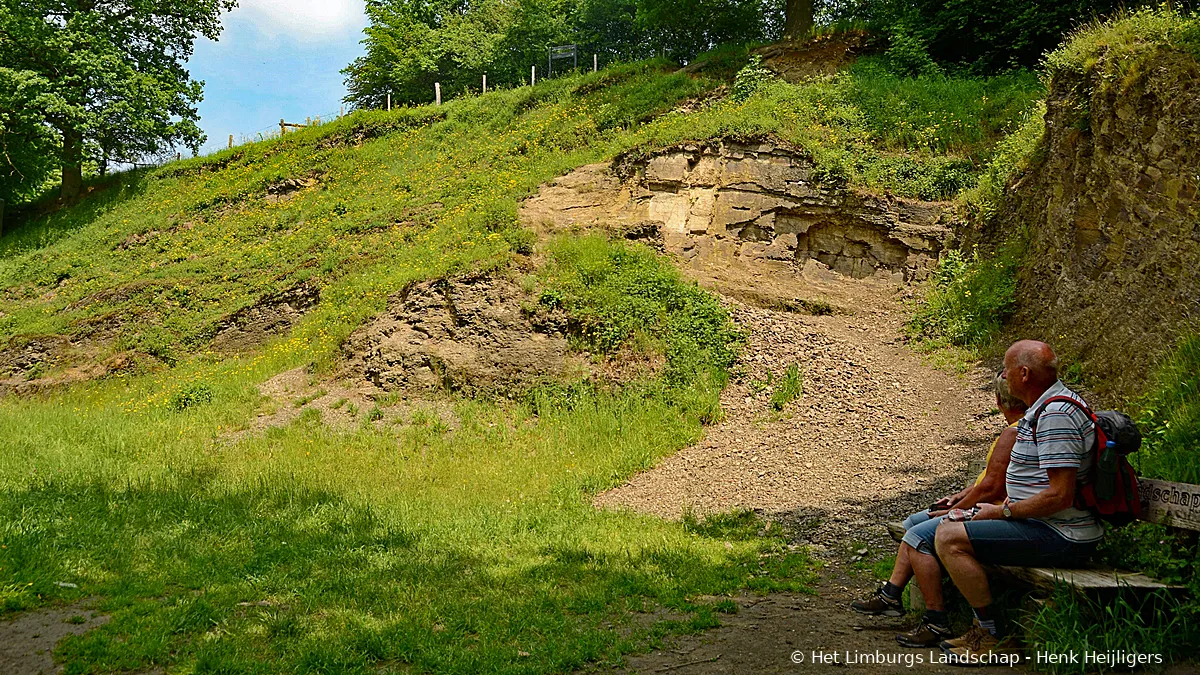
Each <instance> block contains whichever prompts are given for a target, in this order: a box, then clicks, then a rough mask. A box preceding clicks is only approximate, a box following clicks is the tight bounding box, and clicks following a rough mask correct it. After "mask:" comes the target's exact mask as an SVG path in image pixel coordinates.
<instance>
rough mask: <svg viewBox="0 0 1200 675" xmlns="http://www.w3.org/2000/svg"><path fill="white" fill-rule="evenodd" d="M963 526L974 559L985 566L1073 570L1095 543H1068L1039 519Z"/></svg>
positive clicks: (988, 522)
mask: <svg viewBox="0 0 1200 675" xmlns="http://www.w3.org/2000/svg"><path fill="white" fill-rule="evenodd" d="M963 524H964V525H965V526H966V528H967V538H968V539H970V540H971V548H973V549H975V559H976V560H978V561H979V562H982V563H987V564H989V565H1017V566H1020V567H1074V566H1078V565H1082V564H1083V563H1085V562H1087V560H1088V558H1090V557H1092V554H1093V553H1095V551H1096V546H1097V545H1098V544H1099V542H1090V543H1086V544H1082V543H1079V542H1075V541H1071V540H1070V539H1067V538H1066V537H1064V536H1062V535H1061V534H1059V533H1058V531H1057V530H1055V529H1054V528H1053V527H1050V526H1049V525H1047V524H1045V523H1043V522H1041V521H1040V520H972V521H968V522H966V523H963Z"/></svg>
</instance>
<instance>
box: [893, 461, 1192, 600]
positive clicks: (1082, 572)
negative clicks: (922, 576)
mask: <svg viewBox="0 0 1200 675" xmlns="http://www.w3.org/2000/svg"><path fill="white" fill-rule="evenodd" d="M1138 493H1139V494H1140V496H1141V498H1142V516H1141V518H1140V519H1141V520H1144V521H1146V522H1149V523H1157V524H1159V525H1166V526H1167V527H1171V528H1177V529H1182V530H1190V531H1193V532H1200V485H1190V484H1188V483H1168V482H1167V481H1161V480H1153V479H1150V478H1142V479H1139V480H1138ZM887 528H888V533H889V534H890V535H891V536H892V539H895V540H896V541H897V542H899V541H900V540H901V539H902V538H903V537H904V526H903V525H902V524H900V523H888V525H887ZM988 572H989V574H999V575H1003V576H1008V577H1010V578H1013V579H1017V580H1019V581H1022V582H1024V583H1026V584H1029V585H1030V586H1033V587H1034V588H1036V589H1038V590H1040V591H1045V592H1050V591H1053V590H1054V588H1055V586H1057V585H1066V586H1070V587H1071V588H1074V589H1075V590H1077V591H1080V592H1084V593H1095V592H1103V591H1113V590H1117V589H1120V588H1131V589H1140V590H1145V591H1153V590H1166V591H1169V592H1179V591H1182V590H1184V587H1183V586H1182V585H1179V584H1168V583H1163V582H1161V581H1156V580H1154V579H1151V578H1150V577H1148V576H1146V575H1144V574H1142V573H1140V572H1128V571H1125V570H1117V569H1112V568H1110V567H1104V566H1101V565H1095V566H1089V567H1084V568H1078V569H1060V568H1053V567H1015V566H1008V565H1004V566H991V567H989V568H988ZM908 587H909V595H908V598H909V605H910V608H911V609H913V610H914V611H922V610H924V608H925V601H924V598H923V597H922V595H921V590H920V588H918V587H917V584H916V583H910V584H909V585H908Z"/></svg>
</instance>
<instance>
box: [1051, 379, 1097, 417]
mask: <svg viewBox="0 0 1200 675" xmlns="http://www.w3.org/2000/svg"><path fill="white" fill-rule="evenodd" d="M1054 389H1055V391H1053V392H1052V394H1051V397H1066V398H1071V399H1074V400H1075V401H1077V402H1078V403H1080V404H1082V405H1083V406H1084V407H1086V408H1088V409H1089V410H1090V409H1091V406H1089V405H1088V403H1087V401H1085V400H1084V398H1083V397H1082V396H1080V395H1079V394H1078V393H1077V392H1075V391H1072V390H1071V389H1068V388H1067V386H1066V385H1064V384H1062V383H1061V382H1060V383H1058V384H1057V385H1056V386H1055V387H1054ZM1042 408H1043V409H1042V412H1043V413H1076V412H1078V413H1082V411H1081V410H1080V409H1079V406H1078V405H1075V404H1074V403H1069V402H1067V401H1063V400H1057V401H1050V402H1049V403H1046V404H1044V405H1043V406H1042Z"/></svg>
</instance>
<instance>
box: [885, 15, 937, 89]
mask: <svg viewBox="0 0 1200 675" xmlns="http://www.w3.org/2000/svg"><path fill="white" fill-rule="evenodd" d="M884 55H885V57H886V58H887V62H888V65H889V66H891V69H892V72H894V73H895V74H897V75H906V76H910V77H911V76H916V75H940V74H941V73H942V69H941V67H940V66H938V64H937V63H935V62H934V60H933V57H932V56H930V55H929V45H928V44H926V43H925V40H924V39H922V38H921V36H920V35H919V34H917V33H914V32H913V31H912V30H911V29H909V27H908V26H906V25H904V24H900V25H898V26H896V28H894V29H893V30H892V34H891V37H890V40H889V42H888V49H887V52H885V54H884Z"/></svg>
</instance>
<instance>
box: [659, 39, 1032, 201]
mask: <svg viewBox="0 0 1200 675" xmlns="http://www.w3.org/2000/svg"><path fill="white" fill-rule="evenodd" d="M1044 95H1045V92H1044V88H1043V87H1042V86H1041V84H1040V83H1039V82H1038V80H1037V78H1036V77H1034V76H1032V75H1029V74H1014V75H1010V76H1005V77H997V78H990V79H986V80H977V79H972V78H954V77H946V76H930V77H918V78H909V77H898V76H895V75H891V74H889V73H887V72H886V71H884V70H883V69H881V68H878V67H871V66H870V65H869V61H868V62H867V64H866V65H863V66H861V67H860V68H856V69H854V70H852V71H851V72H847V73H842V74H840V75H838V76H835V77H832V78H824V79H813V80H810V81H808V82H805V83H802V84H789V83H787V82H782V81H778V80H776V81H770V82H766V83H761V84H758V85H757V86H756V88H755V89H753V92H752V93H749V94H748V95H747V97H746V98H745V99H744V100H738V99H736V98H729V99H724V100H722V101H719V102H716V103H714V104H712V105H710V106H708V107H706V108H704V109H702V110H700V111H698V112H694V113H690V114H677V113H673V114H670V115H665V116H663V117H661V118H659V119H656V120H655V121H653V122H652V123H650V124H647V125H645V126H644V127H643V128H642V129H641V130H640V131H639V133H638V134H637V136H638V139H639V140H638V147H639V148H642V149H646V150H649V149H654V148H658V147H665V146H668V145H672V144H674V143H679V142H684V141H692V142H696V141H704V140H706V139H710V138H718V137H725V138H734V139H742V140H758V139H765V138H767V137H775V138H779V139H782V140H784V141H786V142H787V143H790V144H793V145H795V146H797V147H798V148H800V149H801V150H803V151H805V152H806V153H807V154H809V155H810V156H811V157H812V159H813V161H814V163H815V164H816V166H817V169H818V176H819V177H821V178H823V179H825V180H829V181H833V182H835V183H837V182H841V183H846V184H854V185H860V186H864V187H868V188H873V189H876V190H882V191H889V192H892V193H894V194H897V195H901V196H906V197H917V198H922V199H951V198H953V197H955V196H956V195H957V194H958V193H959V192H960V191H962V190H963V189H966V188H969V187H972V186H973V185H975V182H976V180H977V178H978V174H979V173H980V171H981V170H982V168H983V165H984V162H985V161H986V160H987V159H989V158H990V157H991V154H992V152H993V151H994V148H995V145H996V143H997V142H998V141H999V140H1000V139H1001V138H1002V137H1003V134H1004V132H1005V131H1006V130H1008V129H1012V128H1016V126H1018V125H1019V124H1020V122H1021V121H1022V120H1023V119H1024V118H1025V116H1026V114H1027V112H1028V111H1029V110H1030V108H1031V107H1032V106H1033V105H1034V104H1035V102H1036V101H1037V100H1039V99H1040V98H1041V97H1043V96H1044Z"/></svg>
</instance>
